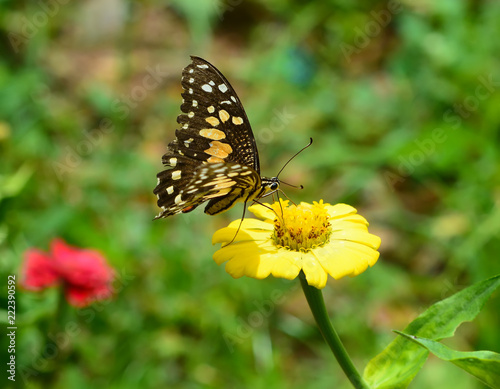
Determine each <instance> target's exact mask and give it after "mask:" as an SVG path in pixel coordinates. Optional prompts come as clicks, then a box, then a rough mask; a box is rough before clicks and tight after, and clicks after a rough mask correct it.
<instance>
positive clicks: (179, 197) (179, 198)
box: [174, 194, 182, 204]
mask: <svg viewBox="0 0 500 389" xmlns="http://www.w3.org/2000/svg"><path fill="white" fill-rule="evenodd" d="M181 201H182V197H181V195H180V194H178V195H177V196H175V200H174V202H175V203H176V204H179V203H180V202H181Z"/></svg>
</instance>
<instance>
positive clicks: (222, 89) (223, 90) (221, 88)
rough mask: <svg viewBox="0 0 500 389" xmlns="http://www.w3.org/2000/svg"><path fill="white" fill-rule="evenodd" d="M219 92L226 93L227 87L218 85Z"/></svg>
mask: <svg viewBox="0 0 500 389" xmlns="http://www.w3.org/2000/svg"><path fill="white" fill-rule="evenodd" d="M219 90H220V91H221V92H222V93H226V92H227V86H226V84H220V85H219Z"/></svg>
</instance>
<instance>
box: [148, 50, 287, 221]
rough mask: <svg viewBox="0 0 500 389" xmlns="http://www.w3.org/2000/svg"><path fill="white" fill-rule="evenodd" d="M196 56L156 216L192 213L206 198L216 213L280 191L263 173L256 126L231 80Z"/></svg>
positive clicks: (185, 77)
mask: <svg viewBox="0 0 500 389" xmlns="http://www.w3.org/2000/svg"><path fill="white" fill-rule="evenodd" d="M191 60H192V62H191V63H190V64H189V65H188V66H186V67H185V68H184V70H183V72H182V79H181V84H182V88H183V89H184V92H183V93H182V97H183V100H182V105H181V111H182V113H181V114H180V115H179V116H178V117H177V123H179V124H180V126H181V127H180V129H177V130H176V131H175V135H176V139H175V140H173V141H172V142H171V143H169V145H168V147H167V152H166V153H165V155H163V157H162V162H163V164H164V165H165V166H167V167H168V169H167V170H164V171H162V172H160V173H158V175H157V178H158V183H157V185H156V188H155V189H154V190H153V193H154V194H156V196H157V197H158V202H157V203H158V206H159V207H160V208H161V212H160V214H159V215H158V216H156V218H155V219H158V218H164V217H168V216H171V215H175V214H178V213H186V212H191V211H192V210H194V209H195V208H196V207H198V206H199V205H200V204H202V203H204V202H206V201H208V204H207V205H206V207H205V213H207V214H209V215H216V214H218V213H221V212H224V211H227V210H228V209H230V208H231V207H233V206H234V205H235V204H236V203H238V202H243V203H245V206H246V203H247V202H249V201H255V200H258V199H260V198H262V197H264V196H266V195H270V194H272V193H274V192H276V191H278V190H279V185H280V181H279V179H278V177H272V178H266V177H261V176H260V164H259V153H258V151H257V145H256V142H255V138H254V135H253V132H252V128H251V127H250V122H249V121H248V117H247V115H246V113H245V110H244V109H243V105H242V104H241V101H240V99H239V98H238V95H237V94H236V92H235V91H234V89H233V87H232V86H231V84H230V83H229V81H227V79H226V78H225V77H224V76H223V75H222V73H221V72H220V71H219V70H217V68H216V67H215V66H213V65H212V64H210V63H209V62H207V61H206V60H204V59H202V58H200V57H195V56H191Z"/></svg>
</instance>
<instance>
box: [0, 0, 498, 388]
mask: <svg viewBox="0 0 500 389" xmlns="http://www.w3.org/2000/svg"><path fill="white" fill-rule="evenodd" d="M499 20H500V3H499V2H495V1H486V0H484V1H479V0H477V1H456V0H442V1H438V2H437V1H436V2H433V1H430V0H407V1H394V0H391V1H388V2H386V1H354V2H350V1H345V0H328V1H310V2H301V1H284V0H278V1H274V2H267V1H263V0H248V1H242V0H222V1H216V0H206V1H202V0H199V1H189V2H188V1H181V0H175V1H155V0H150V1H140V2H129V1H120V0H107V1H98V0H87V1H80V2H76V1H75V2H69V1H67V0H65V1H63V0H59V1H57V0H41V1H37V2H28V1H1V2H0V155H1V164H0V244H1V246H0V247H1V248H0V276H1V280H2V282H1V288H0V291H1V296H0V301H1V303H2V305H1V308H2V310H4V309H6V307H7V304H6V296H7V289H6V285H7V274H19V269H20V264H21V260H22V256H23V252H24V251H25V250H26V249H27V248H28V247H38V248H40V249H43V250H47V248H48V244H49V242H50V240H51V239H52V238H54V237H62V238H64V239H65V240H66V241H67V242H68V243H70V244H73V245H76V246H79V247H89V248H96V249H98V250H100V251H101V252H103V253H104V255H105V256H106V258H107V259H108V261H109V262H110V264H112V266H114V267H115V269H116V270H117V272H118V274H119V279H118V281H117V283H116V285H115V286H116V291H117V293H116V297H115V298H114V300H112V301H110V302H106V303H100V304H96V305H95V306H93V307H90V308H87V309H86V310H83V311H78V310H75V309H73V308H70V307H68V308H67V309H66V310H65V312H64V315H63V316H62V317H61V318H58V319H56V318H55V317H54V313H55V311H56V306H57V295H58V291H57V290H54V289H52V290H48V291H46V292H44V293H41V294H33V293H28V292H23V291H21V290H20V289H19V288H18V291H17V294H16V296H17V306H16V308H17V317H16V321H17V325H18V326H19V329H18V334H17V353H16V358H17V359H16V360H17V367H18V372H17V376H16V383H15V384H13V385H11V386H12V387H28V388H49V387H50V388H67V387H71V388H89V387H93V388H137V387H142V388H182V389H184V388H186V389H191V388H333V387H335V388H349V387H350V386H349V384H348V383H347V380H346V379H345V377H344V376H343V374H342V372H341V371H340V369H339V368H338V366H337V364H336V362H335V360H334V358H333V357H332V355H331V354H330V352H329V350H328V349H327V347H326V346H325V345H324V343H323V341H322V338H321V336H320V334H319V332H318V330H317V329H316V327H315V325H314V323H313V321H312V317H311V314H310V311H309V309H308V307H307V304H306V302H305V299H304V297H303V295H302V292H301V290H300V288H298V287H297V285H298V280H296V281H295V282H284V281H283V280H280V279H272V278H269V279H266V280H262V281H258V280H254V279H239V280H233V279H232V278H231V277H230V276H229V275H228V274H226V273H225V272H224V268H223V267H219V266H217V265H216V264H215V263H214V262H213V260H212V258H211V257H212V254H213V253H214V251H215V250H216V248H215V247H212V245H211V236H212V234H213V232H214V231H215V230H216V229H218V228H221V227H223V226H225V225H227V223H228V222H229V221H230V220H233V219H237V218H239V217H240V215H241V212H242V211H241V206H238V207H235V208H234V209H232V210H231V211H229V212H227V213H225V214H222V215H219V216H215V217H209V216H207V215H205V214H203V207H200V209H198V210H196V211H195V212H192V213H190V214H186V215H178V216H175V217H172V218H169V219H167V220H160V221H155V222H153V221H152V218H153V217H154V216H155V215H156V214H157V213H158V211H159V210H158V208H157V206H156V197H155V196H154V195H153V194H152V190H153V188H154V186H155V185H156V173H157V172H158V171H160V170H161V169H162V166H161V156H162V154H163V153H164V152H165V151H166V146H167V144H168V143H169V141H171V140H172V139H173V137H174V130H175V128H176V127H177V123H176V117H177V115H178V114H179V113H180V108H179V106H180V104H181V96H180V93H181V87H180V75H181V71H182V69H183V68H184V67H185V66H186V65H187V64H188V63H189V62H190V59H189V55H191V54H193V55H198V56H201V57H204V58H206V59H207V60H209V61H210V62H212V63H213V64H214V65H215V66H217V67H218V68H219V69H220V70H221V71H222V72H223V73H224V74H225V75H226V77H227V78H228V79H229V80H230V81H231V83H232V84H233V86H234V87H235V89H236V91H237V92H238V94H239V96H240V98H241V100H242V101H243V103H244V105H245V108H246V111H247V114H248V116H249V118H250V121H251V123H252V126H253V130H254V133H255V137H256V139H257V143H258V146H259V152H260V158H261V165H262V173H263V175H266V176H271V175H274V174H276V173H277V172H278V170H279V169H280V168H281V166H283V164H284V163H285V162H286V161H287V160H288V158H289V157H290V156H291V155H292V154H293V153H294V152H296V151H297V150H299V149H300V148H301V147H303V146H304V145H305V144H307V142H308V140H309V137H312V138H313V139H314V140H315V142H314V144H313V145H312V147H311V148H310V149H308V150H307V151H305V152H304V153H303V154H301V155H300V156H299V157H298V158H297V159H295V160H294V161H293V162H292V163H291V164H290V165H289V166H288V167H287V169H286V170H285V171H284V173H283V174H282V176H281V177H282V178H283V180H285V181H287V182H290V183H293V184H302V185H304V187H305V189H304V190H302V191H298V190H295V189H293V188H292V189H290V188H284V189H285V190H286V192H287V194H288V196H290V197H291V198H292V199H293V200H294V201H308V202H312V201H313V200H319V199H324V200H325V201H327V202H330V203H337V202H346V203H349V204H351V205H353V206H355V207H356V208H357V209H358V211H359V212H360V213H361V214H362V215H364V216H365V217H366V218H367V219H368V220H369V221H370V231H371V232H373V233H375V234H377V235H379V236H381V238H382V247H381V258H380V260H379V262H378V264H377V265H376V266H375V267H374V268H372V269H369V270H368V271H367V272H365V273H364V274H362V275H361V276H359V277H356V278H354V279H342V280H339V281H335V280H330V281H329V283H328V285H327V287H326V288H325V289H324V295H325V299H326V303H327V306H328V309H329V313H330V315H331V317H332V318H333V321H334V324H335V325H336V328H337V330H338V332H339V333H340V335H341V337H342V339H343V340H344V342H345V345H346V347H347V349H348V350H349V352H350V354H351V356H352V357H353V359H354V362H355V364H356V365H357V366H358V368H359V369H360V370H361V371H362V370H363V368H364V366H365V365H366V363H367V361H368V360H369V359H370V358H372V357H373V356H375V355H376V354H377V353H378V352H380V351H381V350H382V349H383V348H384V347H385V345H386V344H387V343H388V342H389V341H390V340H392V339H393V338H394V334H393V333H391V329H399V330H401V329H403V328H404V327H405V326H406V324H407V323H408V322H410V321H411V320H412V319H413V318H415V317H416V316H417V315H418V314H419V313H421V312H422V311H423V310H425V308H426V307H428V306H429V305H431V304H432V303H434V302H436V301H438V300H440V299H442V298H444V297H447V296H449V295H451V294H453V293H455V292H457V291H459V290H461V289H463V288H464V287H466V286H468V285H470V284H471V283H473V282H476V281H479V280H482V279H485V278H489V277H490V276H493V275H495V274H498V273H500V261H499V260H498V258H499V257H498V253H499V251H500V239H499V236H500V234H499V232H500V207H499V203H500V184H499V183H500V150H499V144H500V143H499V142H500V131H499V125H500V114H499V107H500V57H499V53H500V40H499V39H498V36H500V23H498V21H499ZM148 74H154V78H155V81H156V83H155V85H154V87H153V86H151V85H150V84H148V85H146V84H145V83H144V78H145V77H146V76H147V75H148ZM276 296H279V298H276ZM273 298H274V301H272V302H271V300H272V299H273ZM499 310H500V298H499V296H498V294H496V295H494V297H493V298H492V299H491V300H490V301H489V302H488V304H487V305H486V307H485V309H484V310H483V312H482V313H481V314H480V315H479V317H478V318H477V320H476V321H474V322H473V323H466V324H465V325H462V326H461V327H460V329H459V331H458V333H457V336H456V337H455V338H453V339H448V340H446V341H445V343H446V344H448V345H450V346H452V347H454V348H457V349H459V350H474V349H488V350H493V351H497V352H499V351H500V332H499V331H498V328H499V326H500V319H499V316H498V312H499ZM4 317H6V312H5V311H2V319H1V320H2V323H3V322H4V320H5V319H4ZM55 321H57V323H54V322H55ZM68 325H70V326H71V327H70V328H67V326H68ZM54 326H55V327H54ZM54 328H57V330H54ZM50 329H52V331H53V333H55V334H56V335H59V338H58V339H59V343H60V347H58V348H57V349H56V350H55V351H54V350H49V349H48V344H49V343H47V342H51V340H50V339H48V338H47V335H46V334H47V333H48V332H50ZM3 331H4V330H2V332H3ZM54 331H55V332H54ZM56 335H54V336H56ZM54 342H55V340H52V343H54ZM6 350H7V343H6V341H5V339H4V337H2V343H1V349H0V356H1V357H2V366H5V364H4V362H6V361H7V357H8V354H7V352H6ZM23 369H24V370H23ZM3 376H4V374H2V377H3ZM0 385H2V386H4V385H6V386H9V385H10V382H9V381H7V379H3V380H2V382H1V383H0ZM4 387H5V386H4ZM410 387H411V388H427V387H440V388H453V389H462V388H467V389H469V388H483V386H482V385H481V384H479V383H477V382H476V381H475V380H474V379H473V378H472V377H470V376H468V375H467V374H466V373H465V372H463V371H461V370H459V369H458V368H456V367H454V366H451V365H449V364H446V363H444V362H442V361H439V360H437V359H435V358H432V357H430V358H429V360H428V361H427V363H426V365H425V367H424V369H423V370H422V371H421V372H420V373H419V375H418V376H417V377H416V379H415V381H414V382H413V383H412V385H411V386H410Z"/></svg>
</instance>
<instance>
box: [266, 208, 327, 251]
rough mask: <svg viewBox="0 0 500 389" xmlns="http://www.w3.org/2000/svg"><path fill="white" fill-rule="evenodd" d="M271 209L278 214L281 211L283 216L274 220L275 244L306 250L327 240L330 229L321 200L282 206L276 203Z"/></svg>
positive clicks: (296, 249)
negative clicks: (312, 202)
mask: <svg viewBox="0 0 500 389" xmlns="http://www.w3.org/2000/svg"><path fill="white" fill-rule="evenodd" d="M282 206H283V204H282ZM273 209H274V210H275V211H276V213H277V214H278V215H281V214H282V213H283V217H278V218H276V219H275V220H274V232H273V240H274V242H275V244H276V245H277V246H279V247H286V248H289V249H290V250H294V251H308V250H310V249H312V248H314V247H316V246H321V245H323V244H325V243H327V242H328V239H329V238H330V234H331V229H330V222H329V217H328V213H327V210H326V208H325V206H324V204H323V201H321V202H320V203H317V202H314V204H312V205H311V204H305V203H301V204H299V205H291V206H289V207H286V206H283V208H281V207H280V205H279V203H276V204H274V205H273Z"/></svg>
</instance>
